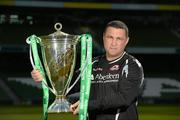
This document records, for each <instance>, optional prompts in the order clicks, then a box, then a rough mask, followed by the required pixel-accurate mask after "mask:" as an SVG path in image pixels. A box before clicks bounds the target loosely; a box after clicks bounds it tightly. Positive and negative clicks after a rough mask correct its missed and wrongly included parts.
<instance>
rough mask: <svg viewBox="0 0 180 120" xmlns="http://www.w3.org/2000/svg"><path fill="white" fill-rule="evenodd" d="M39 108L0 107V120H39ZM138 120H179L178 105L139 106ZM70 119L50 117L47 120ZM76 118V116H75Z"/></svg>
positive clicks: (70, 117) (179, 108)
mask: <svg viewBox="0 0 180 120" xmlns="http://www.w3.org/2000/svg"><path fill="white" fill-rule="evenodd" d="M41 111H42V109H41V106H0V120H41ZM138 111H139V120H180V105H139V107H138ZM64 117H67V120H74V119H72V115H65V116H63V117H61V116H58V115H51V116H50V117H49V118H50V119H48V120H51V119H52V120H64ZM76 118H77V116H76Z"/></svg>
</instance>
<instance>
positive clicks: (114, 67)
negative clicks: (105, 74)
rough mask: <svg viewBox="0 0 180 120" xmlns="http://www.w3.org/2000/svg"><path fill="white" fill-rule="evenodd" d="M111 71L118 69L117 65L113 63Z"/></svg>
mask: <svg viewBox="0 0 180 120" xmlns="http://www.w3.org/2000/svg"><path fill="white" fill-rule="evenodd" d="M110 70H111V71H114V70H119V65H114V66H112V67H111V68H110Z"/></svg>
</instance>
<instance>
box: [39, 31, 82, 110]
mask: <svg viewBox="0 0 180 120" xmlns="http://www.w3.org/2000/svg"><path fill="white" fill-rule="evenodd" d="M79 37H80V36H78V35H69V34H64V33H63V34H62V32H61V31H57V32H55V33H53V34H50V35H48V36H41V37H40V38H41V41H40V45H41V52H42V58H43V63H44V67H45V70H46V74H47V76H48V79H49V80H50V84H51V87H52V90H51V91H52V92H53V93H54V94H55V95H56V99H55V101H54V102H53V103H52V104H51V105H50V107H49V108H48V113H59V112H68V111H69V106H70V104H69V102H68V101H67V100H66V96H65V94H66V90H67V89H68V87H69V84H70V82H71V79H72V75H73V72H74V67H75V61H76V44H77V42H78V39H79Z"/></svg>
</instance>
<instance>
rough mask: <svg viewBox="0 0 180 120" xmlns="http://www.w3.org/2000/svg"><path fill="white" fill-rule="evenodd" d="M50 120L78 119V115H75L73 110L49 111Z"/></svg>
mask: <svg viewBox="0 0 180 120" xmlns="http://www.w3.org/2000/svg"><path fill="white" fill-rule="evenodd" d="M48 120H78V115H73V113H72V112H62V113H58V114H56V113H49V114H48Z"/></svg>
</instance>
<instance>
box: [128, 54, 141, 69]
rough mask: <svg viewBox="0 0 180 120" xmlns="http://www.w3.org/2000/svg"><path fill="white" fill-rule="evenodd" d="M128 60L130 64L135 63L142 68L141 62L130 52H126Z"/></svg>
mask: <svg viewBox="0 0 180 120" xmlns="http://www.w3.org/2000/svg"><path fill="white" fill-rule="evenodd" d="M126 60H127V61H128V64H129V65H134V66H137V67H140V68H141V67H142V64H141V62H140V61H139V60H138V59H137V58H135V57H134V56H132V55H130V54H129V53H126Z"/></svg>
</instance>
